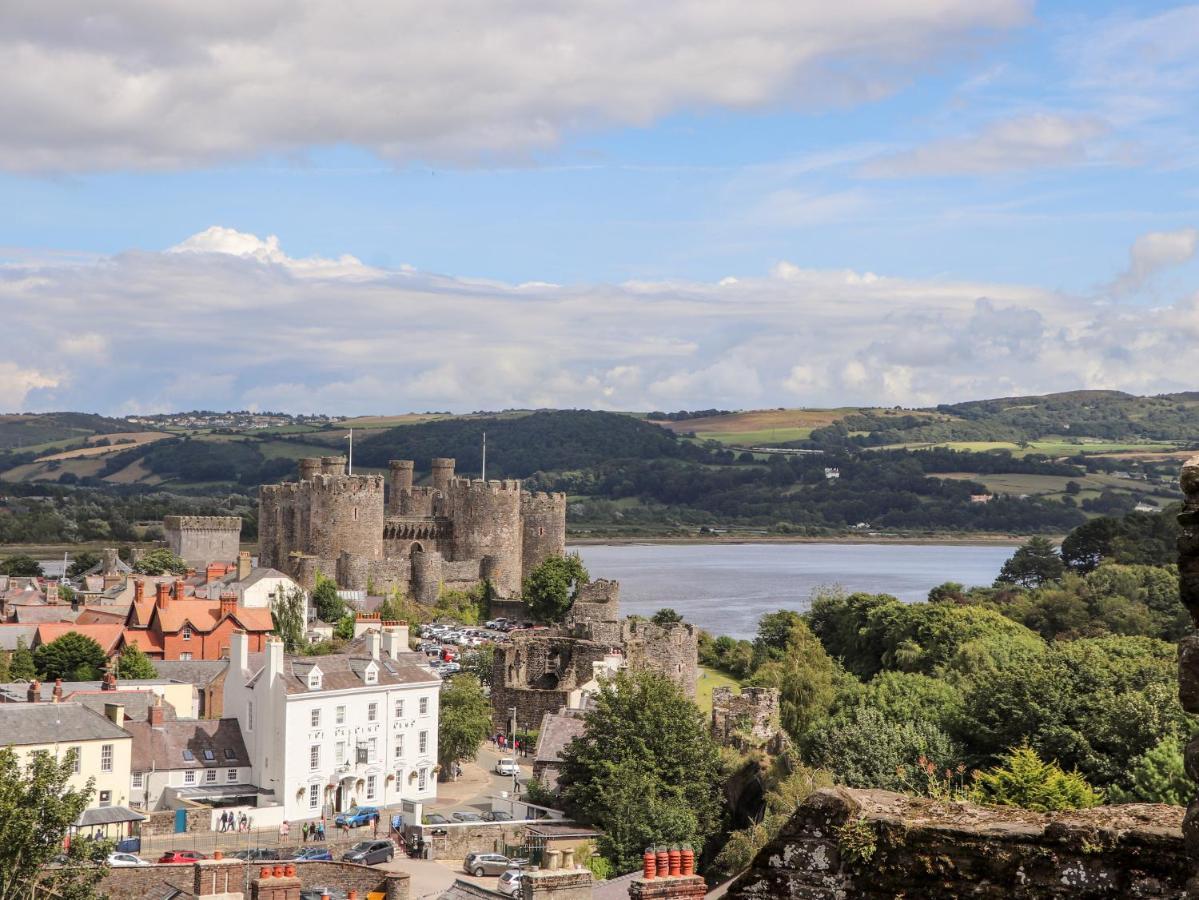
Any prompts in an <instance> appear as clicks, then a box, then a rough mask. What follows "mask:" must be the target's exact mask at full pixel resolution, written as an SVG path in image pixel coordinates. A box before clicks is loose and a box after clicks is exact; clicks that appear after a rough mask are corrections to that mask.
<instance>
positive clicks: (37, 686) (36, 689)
mask: <svg viewBox="0 0 1199 900" xmlns="http://www.w3.org/2000/svg"><path fill="white" fill-rule="evenodd" d="M41 699H42V683H41V682H40V681H38V680H37V679H36V678H35V679H33V681H31V682H29V687H28V688H27V689H26V690H25V700H26V702H28V703H39V702H41Z"/></svg>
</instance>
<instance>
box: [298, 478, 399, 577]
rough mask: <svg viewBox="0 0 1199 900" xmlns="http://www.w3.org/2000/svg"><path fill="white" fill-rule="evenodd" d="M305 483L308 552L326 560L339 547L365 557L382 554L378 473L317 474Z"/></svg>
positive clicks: (332, 557) (333, 558) (334, 555)
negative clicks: (307, 516) (308, 520)
mask: <svg viewBox="0 0 1199 900" xmlns="http://www.w3.org/2000/svg"><path fill="white" fill-rule="evenodd" d="M334 459H336V460H341V459H343V457H334ZM343 465H344V463H343ZM336 466H337V463H331V464H330V467H331V468H336ZM305 487H307V488H308V492H309V510H310V527H309V532H308V552H309V553H311V554H312V555H313V556H316V557H318V558H320V559H321V560H329V561H336V560H337V558H338V557H339V556H341V554H342V552H343V551H348V552H349V553H351V554H353V555H355V556H362V557H365V558H367V559H382V558H383V476H382V475H344V474H328V475H319V476H317V477H315V478H313V479H312V481H311V482H308V483H307V484H306V485H305Z"/></svg>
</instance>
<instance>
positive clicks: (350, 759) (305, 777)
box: [224, 631, 441, 820]
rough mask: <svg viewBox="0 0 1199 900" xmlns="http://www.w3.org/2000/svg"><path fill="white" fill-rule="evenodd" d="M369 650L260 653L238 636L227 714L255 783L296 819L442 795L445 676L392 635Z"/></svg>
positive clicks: (381, 636)
mask: <svg viewBox="0 0 1199 900" xmlns="http://www.w3.org/2000/svg"><path fill="white" fill-rule="evenodd" d="M366 638H367V640H366V645H367V649H366V650H365V651H364V652H361V653H342V654H330V655H328V656H288V655H285V654H284V652H283V645H282V643H280V642H279V641H277V640H273V639H272V640H269V641H267V644H266V649H265V652H263V653H262V654H260V655H255V656H252V655H251V654H250V652H249V646H248V643H247V641H246V636H245V635H244V634H235V635H234V640H233V648H232V658H231V660H230V670H229V674H228V676H227V678H226V682H225V698H224V703H225V706H224V713H225V715H226V716H227V717H235V718H236V719H237V720H238V723H239V725H240V728H241V734H242V738H243V740H244V741H245V745H246V750H247V753H248V755H249V757H250V761H251V765H252V767H253V770H254V783H255V784H257V785H258V786H259V787H260V788H263V789H264V790H267V791H270V792H273V794H274V802H275V803H278V804H280V805H282V806H283V807H284V810H285V812H284V816H285V818H287V819H289V820H296V819H306V818H313V817H317V816H322V815H324V816H328V815H332V814H334V813H336V812H339V811H341V810H345V809H349V808H351V807H353V806H355V805H357V806H380V807H383V806H394V805H398V804H399V803H400V802H401V800H413V801H418V802H420V801H426V800H429V799H432V798H434V797H436V795H437V786H436V782H437V723H438V713H439V707H438V700H439V694H440V689H441V679H440V678H439V677H438V676H437V675H436V674H434V673H433V671H432V670H431V669H429V668H428V667H426V666H424V665H421V664H419V663H418V662H416V661H414V659H415V658H414V656H413V654H411V653H409V652H408V648H407V644H406V642H404V643H403V644H401V642H400V641H399V639H398V636H397V635H395V634H392V633H388V632H386V631H384V632H383V633H379V632H372V633H370V634H368V635H367V636H366Z"/></svg>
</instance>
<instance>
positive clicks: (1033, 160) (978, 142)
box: [862, 113, 1107, 178]
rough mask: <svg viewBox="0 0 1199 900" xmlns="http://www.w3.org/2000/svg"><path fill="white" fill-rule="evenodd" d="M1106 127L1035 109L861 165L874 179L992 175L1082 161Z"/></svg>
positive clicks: (1096, 121)
mask: <svg viewBox="0 0 1199 900" xmlns="http://www.w3.org/2000/svg"><path fill="white" fill-rule="evenodd" d="M1106 131H1107V126H1106V125H1104V123H1103V122H1101V121H1100V120H1098V119H1095V118H1092V117H1076V116H1059V115H1049V114H1046V113H1038V114H1035V115H1027V116H1016V117H1012V118H1007V119H1000V120H999V121H996V122H992V123H990V124H989V125H987V126H986V127H985V128H983V129H981V130H980V131H978V132H976V133H974V134H970V135H966V136H963V137H954V138H947V139H944V140H939V141H933V142H931V143H928V144H925V145H924V146H922V147H916V148H914V149H912V150H907V151H904V152H902V153H896V154H893V155H890V156H883V157H880V158H878V159H876V160H874V161H872V162H869V163H867V164H866V165H865V166H863V167H862V174H863V175H865V176H868V177H872V178H907V177H911V176H918V177H932V178H936V177H941V176H946V175H991V174H995V173H999V172H1021V171H1026V170H1029V169H1042V168H1046V167H1052V166H1064V165H1074V164H1077V163H1080V162H1084V161H1086V160H1087V159H1088V157H1089V155H1090V154H1091V153H1092V148H1093V145H1094V142H1095V141H1096V139H1098V138H1100V137H1102V136H1103V135H1104V134H1105V133H1106Z"/></svg>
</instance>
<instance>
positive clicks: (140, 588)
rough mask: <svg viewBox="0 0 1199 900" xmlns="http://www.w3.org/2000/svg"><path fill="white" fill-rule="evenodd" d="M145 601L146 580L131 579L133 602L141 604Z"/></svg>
mask: <svg viewBox="0 0 1199 900" xmlns="http://www.w3.org/2000/svg"><path fill="white" fill-rule="evenodd" d="M145 599H146V580H145V579H144V578H134V579H133V602H134V603H141V602H142V601H143V600H145Z"/></svg>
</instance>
